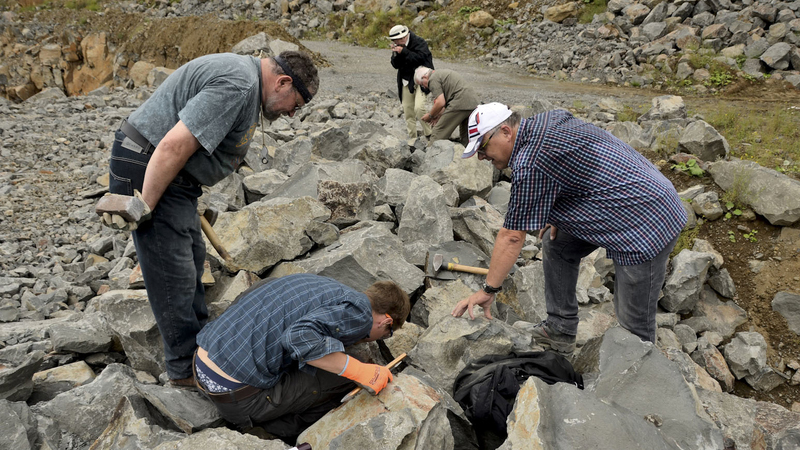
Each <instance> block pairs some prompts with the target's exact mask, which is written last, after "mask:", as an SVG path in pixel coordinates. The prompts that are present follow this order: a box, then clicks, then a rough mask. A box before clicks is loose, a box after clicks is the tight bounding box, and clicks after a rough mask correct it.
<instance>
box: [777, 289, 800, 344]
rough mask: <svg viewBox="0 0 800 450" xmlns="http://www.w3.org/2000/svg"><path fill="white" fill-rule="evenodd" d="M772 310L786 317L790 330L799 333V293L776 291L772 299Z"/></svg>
mask: <svg viewBox="0 0 800 450" xmlns="http://www.w3.org/2000/svg"><path fill="white" fill-rule="evenodd" d="M772 310H773V311H775V312H777V313H778V314H780V315H781V316H783V318H784V319H786V324H787V325H788V326H789V329H790V330H791V331H792V332H794V333H795V334H798V335H800V295H797V294H793V293H791V292H778V293H777V294H775V297H774V298H773V299H772Z"/></svg>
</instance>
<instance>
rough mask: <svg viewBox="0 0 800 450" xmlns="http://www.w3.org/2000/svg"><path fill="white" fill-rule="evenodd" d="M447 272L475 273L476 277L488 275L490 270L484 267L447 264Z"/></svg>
mask: <svg viewBox="0 0 800 450" xmlns="http://www.w3.org/2000/svg"><path fill="white" fill-rule="evenodd" d="M447 270H454V271H456V272H467V273H474V274H476V275H488V274H489V269H484V268H483V267H472V266H462V265H461V264H455V263H447Z"/></svg>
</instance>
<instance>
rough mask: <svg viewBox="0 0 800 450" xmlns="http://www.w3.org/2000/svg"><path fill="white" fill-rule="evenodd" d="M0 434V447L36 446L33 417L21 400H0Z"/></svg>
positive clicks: (25, 449) (26, 449) (25, 448)
mask: <svg viewBox="0 0 800 450" xmlns="http://www.w3.org/2000/svg"><path fill="white" fill-rule="evenodd" d="M0 436H3V442H2V443H0V446H2V448H7V449H9V450H12V449H13V450H29V449H34V448H38V447H36V445H35V444H36V432H35V418H34V417H33V414H31V410H30V408H29V407H28V405H26V404H25V403H23V402H10V401H8V400H0Z"/></svg>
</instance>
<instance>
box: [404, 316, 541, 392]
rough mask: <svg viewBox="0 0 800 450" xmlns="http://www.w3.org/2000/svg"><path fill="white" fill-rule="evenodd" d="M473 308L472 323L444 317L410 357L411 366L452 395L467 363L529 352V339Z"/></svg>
mask: <svg viewBox="0 0 800 450" xmlns="http://www.w3.org/2000/svg"><path fill="white" fill-rule="evenodd" d="M480 314H481V310H480V309H479V308H476V317H475V320H470V319H469V317H468V316H466V318H464V317H461V318H456V317H452V316H445V317H443V318H442V319H441V320H439V322H437V323H435V324H432V325H431V326H430V327H428V329H427V330H425V333H423V335H422V336H421V337H420V339H419V342H418V343H417V346H416V347H414V348H413V349H412V350H411V352H410V353H409V355H408V356H409V358H410V360H411V364H412V365H413V366H414V367H419V368H420V369H423V370H425V371H426V373H427V374H428V375H430V377H431V378H432V379H433V380H434V381H435V382H436V385H437V386H439V387H441V388H442V389H444V390H445V391H447V392H452V390H453V382H454V381H455V379H456V376H457V375H458V373H459V372H461V370H462V369H464V367H466V366H467V364H469V363H470V361H474V360H476V359H478V358H480V357H482V356H486V355H492V354H498V353H501V354H506V353H508V352H510V351H530V349H531V336H530V334H528V333H525V332H522V331H520V330H518V329H516V328H513V327H511V326H510V325H507V324H505V323H503V322H501V321H499V320H488V319H486V318H484V317H483V316H482V315H480Z"/></svg>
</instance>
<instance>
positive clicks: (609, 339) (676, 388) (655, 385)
mask: <svg viewBox="0 0 800 450" xmlns="http://www.w3.org/2000/svg"><path fill="white" fill-rule="evenodd" d="M587 347H588V348H587ZM587 347H584V349H583V350H582V351H581V353H580V355H579V357H578V358H579V360H580V363H576V369H577V370H579V369H578V367H585V368H596V371H597V372H598V377H597V380H596V381H595V383H594V385H593V386H592V387H591V391H593V392H594V394H595V395H596V396H597V398H598V399H599V400H602V401H604V402H606V403H608V404H613V405H617V406H619V407H622V408H625V409H627V410H629V411H631V412H633V413H634V414H636V415H637V416H638V417H648V416H653V417H658V418H659V419H660V421H661V422H662V424H661V426H660V427H659V430H660V432H661V434H662V436H663V437H664V439H665V440H666V441H667V442H668V443H670V444H671V445H673V446H675V448H693V449H708V450H712V449H714V450H718V449H720V448H723V447H724V445H723V443H722V434H721V433H720V432H719V430H718V429H717V428H716V427H715V426H714V424H713V422H712V421H711V420H710V419H709V417H708V416H707V415H706V414H705V413H704V412H703V407H702V404H701V402H700V399H699V398H698V397H697V393H696V391H695V389H694V387H693V386H691V385H689V384H688V383H687V382H686V381H685V380H684V378H683V376H682V374H681V371H680V369H679V368H678V367H677V366H676V365H675V364H674V363H673V362H671V361H670V360H669V359H667V358H666V357H665V356H664V354H663V353H661V352H660V351H659V350H658V349H657V348H656V347H655V346H654V345H653V344H651V343H649V342H642V341H641V340H640V339H639V338H638V337H636V336H634V335H633V334H631V333H630V332H628V331H627V330H624V329H622V328H612V329H610V330H608V331H607V332H606V334H605V335H603V337H602V338H601V339H600V342H595V343H594V344H593V345H589V344H587Z"/></svg>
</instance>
